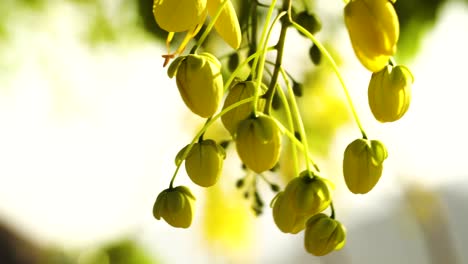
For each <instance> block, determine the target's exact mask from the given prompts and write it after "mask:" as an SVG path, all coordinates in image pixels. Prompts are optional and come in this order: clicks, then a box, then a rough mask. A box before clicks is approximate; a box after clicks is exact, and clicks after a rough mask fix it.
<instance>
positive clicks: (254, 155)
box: [236, 113, 281, 173]
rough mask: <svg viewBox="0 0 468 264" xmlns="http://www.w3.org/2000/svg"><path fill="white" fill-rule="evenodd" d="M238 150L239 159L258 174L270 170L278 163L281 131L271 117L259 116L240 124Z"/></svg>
mask: <svg viewBox="0 0 468 264" xmlns="http://www.w3.org/2000/svg"><path fill="white" fill-rule="evenodd" d="M236 148H237V153H238V154H239V158H240V159H241V160H242V162H243V163H244V164H245V165H246V166H247V167H248V168H250V169H251V170H253V171H254V172H256V173H261V172H263V171H266V170H269V169H271V168H273V166H275V164H276V163H277V162H278V159H279V155H280V148H281V136H280V129H279V127H278V125H277V124H276V122H275V121H274V120H273V118H271V117H270V116H267V115H265V114H261V113H260V114H258V116H256V117H250V118H247V119H245V120H243V121H241V122H240V123H239V126H238V128H237V138H236Z"/></svg>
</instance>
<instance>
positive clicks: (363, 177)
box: [343, 138, 388, 194]
mask: <svg viewBox="0 0 468 264" xmlns="http://www.w3.org/2000/svg"><path fill="white" fill-rule="evenodd" d="M387 156H388V154H387V149H386V148H385V146H384V145H383V143H382V142H380V141H378V140H368V139H362V138H360V139H356V140H354V141H353V142H351V144H349V145H348V147H346V150H345V153H344V158H343V175H344V179H345V182H346V185H347V186H348V189H349V190H350V191H351V192H353V193H355V194H365V193H368V192H369V191H370V190H372V188H374V186H375V185H376V184H377V182H378V181H379V179H380V176H381V175H382V169H383V162H384V160H385V159H386V158H387Z"/></svg>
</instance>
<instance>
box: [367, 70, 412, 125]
mask: <svg viewBox="0 0 468 264" xmlns="http://www.w3.org/2000/svg"><path fill="white" fill-rule="evenodd" d="M413 81H414V79H413V75H412V74H411V72H410V70H409V69H408V68H406V67H405V66H396V67H392V66H390V65H388V66H387V67H385V68H384V69H383V70H381V71H379V72H376V73H373V74H372V77H371V80H370V82H369V89H368V99H369V106H370V109H371V111H372V114H373V115H374V117H375V119H377V120H378V121H380V122H393V121H396V120H398V119H400V118H401V117H403V115H404V114H405V113H406V111H407V110H408V108H409V105H410V101H411V85H412V84H413Z"/></svg>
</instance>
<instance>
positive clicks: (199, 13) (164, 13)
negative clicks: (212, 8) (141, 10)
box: [153, 0, 207, 32]
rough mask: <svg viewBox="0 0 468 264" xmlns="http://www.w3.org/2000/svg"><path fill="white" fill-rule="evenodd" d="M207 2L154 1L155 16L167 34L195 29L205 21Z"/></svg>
mask: <svg viewBox="0 0 468 264" xmlns="http://www.w3.org/2000/svg"><path fill="white" fill-rule="evenodd" d="M206 1H207V0H177V1H175V0H154V3H153V15H154V18H155V20H156V23H158V26H159V27H160V28H162V29H164V30H166V31H167V32H183V31H188V30H191V29H194V28H195V27H196V26H197V25H198V24H202V23H203V22H204V21H205V18H206V14H207V9H206V5H207V3H206Z"/></svg>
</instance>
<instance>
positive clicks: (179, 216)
mask: <svg viewBox="0 0 468 264" xmlns="http://www.w3.org/2000/svg"><path fill="white" fill-rule="evenodd" d="M194 201H195V196H193V194H192V193H191V192H190V190H189V189H188V188H187V187H185V186H177V187H175V188H169V189H166V190H164V191H162V192H161V193H160V194H159V195H158V197H157V198H156V202H155V203H154V206H153V216H154V217H155V218H156V219H157V220H160V219H161V217H162V218H163V219H164V220H165V221H166V222H167V223H168V224H170V225H171V226H173V227H180V228H188V227H189V226H190V225H191V224H192V215H193V202H194Z"/></svg>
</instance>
